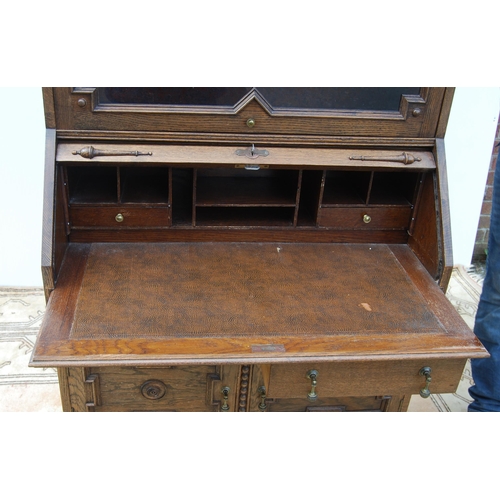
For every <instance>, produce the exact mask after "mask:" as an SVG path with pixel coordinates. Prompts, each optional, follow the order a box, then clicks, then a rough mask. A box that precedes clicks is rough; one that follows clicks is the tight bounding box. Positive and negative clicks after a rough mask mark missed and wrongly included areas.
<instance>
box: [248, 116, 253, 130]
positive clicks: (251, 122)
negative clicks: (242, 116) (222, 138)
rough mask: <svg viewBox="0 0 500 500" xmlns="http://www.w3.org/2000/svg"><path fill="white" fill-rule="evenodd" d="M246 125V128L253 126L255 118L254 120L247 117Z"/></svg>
mask: <svg viewBox="0 0 500 500" xmlns="http://www.w3.org/2000/svg"><path fill="white" fill-rule="evenodd" d="M247 127H248V128H253V127H255V120H254V119H253V118H249V119H248V120H247Z"/></svg>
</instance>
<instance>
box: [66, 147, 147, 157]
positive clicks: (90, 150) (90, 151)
mask: <svg viewBox="0 0 500 500" xmlns="http://www.w3.org/2000/svg"><path fill="white" fill-rule="evenodd" d="M73 154H74V155H80V156H81V157H82V158H87V159H88V160H91V159H92V158H95V157H96V156H152V155H153V153H152V152H151V151H148V152H147V153H142V152H141V151H103V150H101V149H95V148H94V147H93V146H87V147H85V148H82V149H80V150H79V151H73Z"/></svg>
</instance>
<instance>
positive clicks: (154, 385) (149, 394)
mask: <svg viewBox="0 0 500 500" xmlns="http://www.w3.org/2000/svg"><path fill="white" fill-rule="evenodd" d="M166 392H167V386H166V385H165V384H164V383H163V382H161V381H160V380H146V382H144V384H142V385H141V394H142V395H143V396H144V397H145V398H146V399H161V398H162V397H163V396H165V393H166Z"/></svg>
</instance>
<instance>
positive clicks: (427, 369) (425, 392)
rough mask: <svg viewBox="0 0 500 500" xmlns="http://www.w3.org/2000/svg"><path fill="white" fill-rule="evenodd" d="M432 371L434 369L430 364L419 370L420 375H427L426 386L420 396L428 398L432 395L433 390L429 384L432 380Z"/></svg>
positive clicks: (421, 390)
mask: <svg viewBox="0 0 500 500" xmlns="http://www.w3.org/2000/svg"><path fill="white" fill-rule="evenodd" d="M431 372H432V370H431V368H430V367H429V366H424V367H423V368H420V371H419V372H418V374H419V375H422V376H423V377H425V387H424V388H423V389H420V396H422V397H423V398H428V397H429V396H430V395H431V391H430V390H429V385H430V383H431V381H432V378H431Z"/></svg>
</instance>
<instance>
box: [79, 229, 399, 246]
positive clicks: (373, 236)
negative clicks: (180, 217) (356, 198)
mask: <svg viewBox="0 0 500 500" xmlns="http://www.w3.org/2000/svg"><path fill="white" fill-rule="evenodd" d="M407 240H408V234H407V232H406V231H393V230H385V231H384V230H371V229H370V230H363V231H361V230H358V231H353V230H352V229H349V230H333V229H327V228H312V227H310V226H300V227H297V228H280V227H278V226H274V227H272V228H269V227H267V228H262V229H258V228H255V227H253V228H248V227H244V226H242V227H239V228H233V229H229V228H227V227H219V228H217V229H215V228H203V227H201V228H199V227H197V228H193V227H190V226H184V227H183V226H180V225H179V226H175V227H174V226H172V227H171V228H166V229H163V230H161V229H156V228H155V229H147V230H146V229H143V228H137V229H130V228H129V229H127V228H123V229H121V230H120V231H115V230H110V229H98V228H96V229H73V230H72V232H71V234H70V241H72V242H74V243H92V242H101V243H104V242H108V243H113V242H115V243H133V242H135V241H144V242H151V243H160V242H181V241H186V242H214V241H228V242H229V241H234V242H238V241H239V242H258V241H262V242H272V241H276V242H282V243H292V242H297V243H299V242H304V243H305V242H312V243H396V244H397V243H406V242H407Z"/></svg>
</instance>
